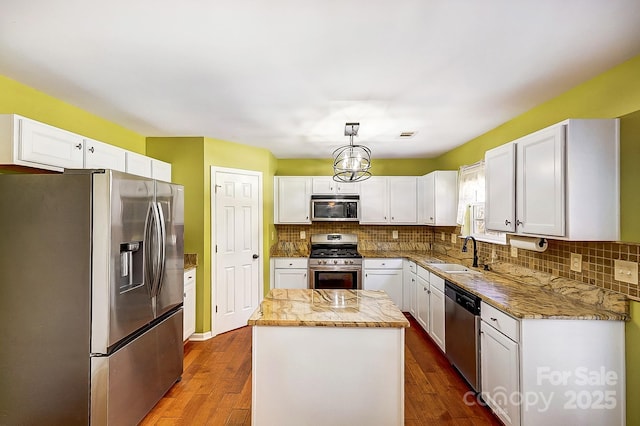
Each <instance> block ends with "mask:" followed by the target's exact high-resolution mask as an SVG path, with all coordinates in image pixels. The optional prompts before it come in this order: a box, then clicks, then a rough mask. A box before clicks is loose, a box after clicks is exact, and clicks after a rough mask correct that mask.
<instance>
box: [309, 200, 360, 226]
mask: <svg viewBox="0 0 640 426" xmlns="http://www.w3.org/2000/svg"><path fill="white" fill-rule="evenodd" d="M311 220H313V221H353V222H357V221H359V220H360V196H358V195H338V196H327V195H312V196H311Z"/></svg>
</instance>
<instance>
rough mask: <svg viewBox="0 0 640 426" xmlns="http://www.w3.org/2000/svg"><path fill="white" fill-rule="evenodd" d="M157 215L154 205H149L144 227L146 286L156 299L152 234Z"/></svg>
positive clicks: (151, 295)
mask: <svg viewBox="0 0 640 426" xmlns="http://www.w3.org/2000/svg"><path fill="white" fill-rule="evenodd" d="M154 221H155V214H154V208H153V204H149V210H148V211H147V218H146V220H145V226H144V284H145V286H146V287H147V291H148V292H149V297H151V298H153V297H154V292H153V291H154V281H155V273H154V265H153V263H154V262H153V257H152V256H153V252H154V250H153V244H152V240H153V237H152V232H153V228H154Z"/></svg>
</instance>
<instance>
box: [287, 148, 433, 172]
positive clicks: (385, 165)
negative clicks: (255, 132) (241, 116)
mask: <svg viewBox="0 0 640 426" xmlns="http://www.w3.org/2000/svg"><path fill="white" fill-rule="evenodd" d="M433 170H436V169H435V161H434V160H431V159H428V158H397V159H384V158H376V157H375V152H372V153H371V172H372V173H373V175H378V176H421V175H424V174H427V173H429V172H431V171H433ZM332 172H333V160H331V159H279V160H278V170H277V172H276V174H277V175H278V176H328V175H330V174H331V173H332Z"/></svg>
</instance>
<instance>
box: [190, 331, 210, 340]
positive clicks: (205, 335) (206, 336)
mask: <svg viewBox="0 0 640 426" xmlns="http://www.w3.org/2000/svg"><path fill="white" fill-rule="evenodd" d="M212 337H213V334H212V333H211V332H210V331H207V332H206V333H193V334H192V335H191V336H190V337H189V340H192V341H194V342H203V341H205V340H209V339H211V338H212Z"/></svg>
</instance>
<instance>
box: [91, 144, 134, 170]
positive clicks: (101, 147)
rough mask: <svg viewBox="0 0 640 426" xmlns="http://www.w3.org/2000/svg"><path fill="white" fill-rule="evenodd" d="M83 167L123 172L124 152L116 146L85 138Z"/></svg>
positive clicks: (124, 168) (124, 166)
mask: <svg viewBox="0 0 640 426" xmlns="http://www.w3.org/2000/svg"><path fill="white" fill-rule="evenodd" d="M84 167H85V168H87V169H112V170H118V171H120V172H124V171H125V170H126V151H125V150H124V149H122V148H118V147H117V146H113V145H109V144H106V143H103V142H98V141H96V140H93V139H87V138H85V139H84Z"/></svg>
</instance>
